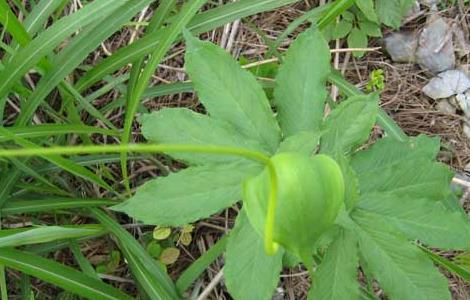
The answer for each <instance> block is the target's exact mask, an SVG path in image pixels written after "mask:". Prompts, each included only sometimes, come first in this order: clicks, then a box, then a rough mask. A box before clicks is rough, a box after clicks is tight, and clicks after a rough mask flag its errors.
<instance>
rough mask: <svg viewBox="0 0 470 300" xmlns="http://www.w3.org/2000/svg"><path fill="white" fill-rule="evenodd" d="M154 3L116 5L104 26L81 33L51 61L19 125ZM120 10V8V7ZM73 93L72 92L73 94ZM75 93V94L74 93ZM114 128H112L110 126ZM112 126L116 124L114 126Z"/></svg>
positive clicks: (142, 0)
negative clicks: (110, 38)
mask: <svg viewBox="0 0 470 300" xmlns="http://www.w3.org/2000/svg"><path fill="white" fill-rule="evenodd" d="M151 1H152V0H135V1H127V2H122V3H125V4H122V3H121V2H114V3H121V4H113V5H110V6H114V7H115V8H116V9H115V11H113V12H112V13H111V14H110V15H109V17H108V18H107V19H106V21H104V22H99V23H97V24H95V25H94V26H93V27H91V28H87V29H85V30H83V31H82V32H80V33H79V34H78V35H77V36H76V37H75V38H73V39H72V41H71V42H70V43H69V44H68V45H67V46H66V48H65V49H64V50H62V51H61V52H60V53H59V54H57V55H55V56H54V57H52V58H51V59H50V64H51V68H49V69H48V70H47V72H46V74H45V75H44V76H43V78H41V80H40V81H39V83H38V85H37V87H36V89H35V90H34V91H33V93H32V94H31V95H30V97H29V99H28V100H27V101H26V105H25V106H24V107H23V108H22V110H21V113H20V115H19V117H18V119H17V122H16V124H17V125H20V126H21V125H25V124H26V123H27V122H28V121H29V119H30V118H31V117H32V115H33V114H34V111H35V110H36V109H37V107H38V106H39V105H40V104H41V102H42V101H43V100H44V98H45V97H47V95H48V94H49V93H50V92H51V91H52V90H53V89H54V88H55V87H56V86H57V85H58V84H59V83H60V82H61V81H62V79H63V78H64V77H65V76H67V75H68V74H69V73H71V72H72V71H73V70H74V69H75V68H76V67H77V66H78V65H79V64H80V63H81V62H82V61H83V60H84V59H85V58H86V57H87V55H89V53H90V52H92V51H93V50H95V49H96V47H98V46H99V45H100V44H101V43H102V41H103V40H105V39H106V38H108V37H109V36H111V35H112V34H113V33H114V32H116V31H117V30H119V29H120V28H121V27H122V25H123V24H124V23H125V22H126V21H128V20H129V19H130V18H131V17H132V16H133V15H135V14H136V13H137V12H138V11H140V10H141V9H142V8H143V7H145V6H146V5H148V4H149V3H150V2H151ZM119 6H120V7H119ZM66 89H67V90H68V91H69V92H71V93H72V96H74V97H75V98H77V97H78V98H77V99H79V100H81V104H82V105H84V106H87V107H88V109H87V111H89V112H90V113H91V114H92V115H93V116H94V117H96V118H98V119H100V120H101V121H103V122H106V118H105V117H104V116H103V115H101V113H100V112H99V111H98V110H96V109H95V108H94V107H93V106H91V104H89V103H88V102H86V101H84V100H83V99H82V97H81V95H80V94H79V93H78V92H75V91H74V90H73V88H72V87H68V88H67V87H66ZM71 89H72V91H70V90H71ZM74 92H75V93H74ZM107 125H108V126H110V124H109V123H108V124H107ZM111 126H112V124H111Z"/></svg>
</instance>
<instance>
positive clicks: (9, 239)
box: [0, 225, 104, 248]
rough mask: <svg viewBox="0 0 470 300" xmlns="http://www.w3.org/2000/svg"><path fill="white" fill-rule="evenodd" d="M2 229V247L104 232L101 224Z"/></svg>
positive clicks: (0, 246)
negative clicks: (12, 230) (15, 229)
mask: <svg viewBox="0 0 470 300" xmlns="http://www.w3.org/2000/svg"><path fill="white" fill-rule="evenodd" d="M8 232H9V230H2V237H0V248H4V247H18V246H24V245H31V244H40V243H48V242H53V241H57V240H64V239H75V238H81V237H85V236H96V235H100V234H103V233H104V229H103V227H102V226H100V225H86V226H76V227H60V226H44V227H32V228H27V230H25V231H23V232H15V231H14V232H13V233H12V234H8Z"/></svg>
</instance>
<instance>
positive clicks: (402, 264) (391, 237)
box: [353, 211, 451, 300]
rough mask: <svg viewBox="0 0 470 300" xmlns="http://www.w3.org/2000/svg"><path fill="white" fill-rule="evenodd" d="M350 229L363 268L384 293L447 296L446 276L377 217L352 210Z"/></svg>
mask: <svg viewBox="0 0 470 300" xmlns="http://www.w3.org/2000/svg"><path fill="white" fill-rule="evenodd" d="M353 219H354V221H355V222H356V223H357V226H354V230H355V231H356V234H357V236H358V238H359V248H360V251H361V255H362V257H363V258H364V260H365V262H366V265H367V269H368V270H369V271H370V272H371V273H372V274H373V276H374V277H375V279H377V281H378V282H379V284H380V286H381V287H382V288H383V289H384V291H385V294H386V295H387V296H388V297H390V298H391V299H400V300H417V299H419V300H445V299H449V300H450V299H451V297H450V293H449V289H448V284H447V280H446V278H445V277H444V276H443V275H442V274H441V273H439V271H438V270H437V269H436V268H435V267H434V265H433V264H432V262H431V261H430V260H429V259H428V258H427V257H426V256H425V254H424V253H423V252H421V251H420V250H419V249H418V248H417V247H416V246H414V245H412V244H410V243H409V242H408V241H407V240H406V239H405V238H404V237H402V236H401V235H399V234H398V233H397V230H396V229H395V228H394V227H393V226H391V225H390V224H388V223H387V222H386V221H384V220H382V219H381V218H378V217H376V216H375V215H372V214H369V213H366V212H364V211H355V212H354V214H353Z"/></svg>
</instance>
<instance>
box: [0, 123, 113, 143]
mask: <svg viewBox="0 0 470 300" xmlns="http://www.w3.org/2000/svg"><path fill="white" fill-rule="evenodd" d="M8 129H9V131H10V133H12V134H14V135H15V137H17V138H18V137H19V138H24V139H31V138H39V137H48V136H55V135H62V134H63V135H66V134H73V133H75V134H94V133H99V134H102V135H109V136H117V135H119V132H117V131H115V130H109V129H104V128H100V127H95V126H86V125H75V124H40V125H35V126H27V127H11V128H8ZM12 139H13V137H12V136H10V135H4V134H2V133H0V143H1V142H7V141H11V140H12Z"/></svg>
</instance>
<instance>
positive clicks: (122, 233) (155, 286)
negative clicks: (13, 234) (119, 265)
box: [0, 208, 178, 300]
mask: <svg viewBox="0 0 470 300" xmlns="http://www.w3.org/2000/svg"><path fill="white" fill-rule="evenodd" d="M90 211H91V212H92V214H93V215H94V216H95V218H96V219H97V220H98V221H100V222H101V224H103V226H104V227H105V228H106V229H108V230H109V231H110V232H111V233H112V234H113V235H114V236H115V237H116V238H117V240H118V244H119V245H120V246H121V247H125V248H126V250H128V251H129V252H130V253H132V254H133V255H134V256H132V257H130V256H129V258H130V259H132V258H135V259H137V260H138V261H139V266H140V267H142V268H145V273H141V272H140V271H138V270H135V271H136V272H140V274H139V276H141V275H142V276H144V275H145V274H147V275H148V276H147V275H146V277H145V281H140V284H142V287H143V288H144V289H145V291H146V292H147V294H148V295H149V296H150V295H152V296H153V297H154V298H155V299H162V300H167V299H168V300H170V299H178V294H177V292H176V288H175V286H174V284H173V282H172V281H171V279H170V278H169V277H168V275H167V274H166V273H165V272H164V271H163V270H162V269H161V268H160V267H159V266H158V265H157V264H156V262H155V260H154V259H153V258H152V257H151V256H150V255H149V254H148V253H147V251H145V249H144V248H142V246H141V245H140V244H139V243H138V242H137V241H136V240H135V239H134V237H132V235H131V234H130V233H129V232H127V231H126V230H125V229H124V228H122V227H121V225H119V223H117V222H116V221H114V220H113V219H112V218H111V217H109V216H108V215H107V214H106V213H104V212H103V211H101V210H99V209H95V208H91V209H90ZM0 262H1V261H0ZM133 271H134V270H133ZM138 278H140V277H138ZM147 283H148V284H147Z"/></svg>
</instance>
